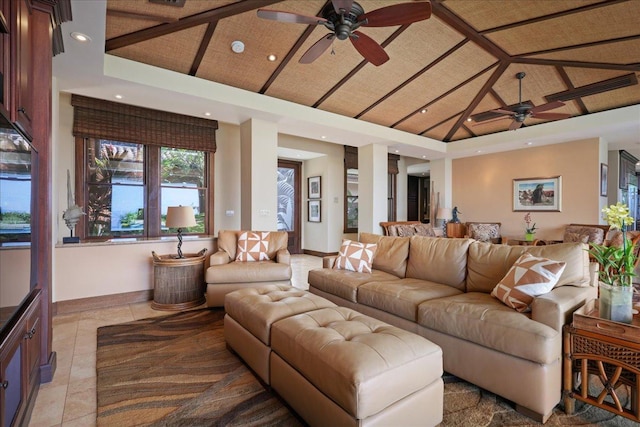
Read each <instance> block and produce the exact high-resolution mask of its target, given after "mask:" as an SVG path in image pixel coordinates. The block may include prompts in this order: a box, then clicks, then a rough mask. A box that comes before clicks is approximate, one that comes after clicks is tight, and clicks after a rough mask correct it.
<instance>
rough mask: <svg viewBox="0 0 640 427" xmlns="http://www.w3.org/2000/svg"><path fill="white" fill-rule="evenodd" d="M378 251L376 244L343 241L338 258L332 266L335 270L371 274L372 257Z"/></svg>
mask: <svg viewBox="0 0 640 427" xmlns="http://www.w3.org/2000/svg"><path fill="white" fill-rule="evenodd" d="M377 249H378V245H377V244H376V243H360V242H354V241H352V240H346V239H345V240H343V241H342V246H340V252H339V253H338V258H336V262H335V264H334V265H333V268H334V269H336V270H351V271H357V272H358V273H371V264H372V263H373V256H374V255H375V253H376V250H377Z"/></svg>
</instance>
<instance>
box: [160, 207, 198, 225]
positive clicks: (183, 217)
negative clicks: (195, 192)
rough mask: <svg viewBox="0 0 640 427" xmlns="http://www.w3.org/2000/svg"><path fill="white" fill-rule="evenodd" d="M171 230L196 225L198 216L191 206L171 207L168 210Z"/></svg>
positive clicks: (167, 222)
mask: <svg viewBox="0 0 640 427" xmlns="http://www.w3.org/2000/svg"><path fill="white" fill-rule="evenodd" d="M165 224H166V226H167V227H169V228H187V227H194V226H195V225H196V216H195V215H194V213H193V208H192V207H191V206H169V207H168V208H167V220H166V222H165Z"/></svg>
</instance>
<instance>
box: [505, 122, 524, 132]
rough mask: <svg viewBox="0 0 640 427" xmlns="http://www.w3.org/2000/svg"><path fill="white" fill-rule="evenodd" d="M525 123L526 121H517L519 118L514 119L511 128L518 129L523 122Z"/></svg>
mask: <svg viewBox="0 0 640 427" xmlns="http://www.w3.org/2000/svg"><path fill="white" fill-rule="evenodd" d="M523 123H524V122H519V121H517V120H514V121H512V122H511V124H510V125H509V130H516V129H519V128H520V127H521V126H522V124H523Z"/></svg>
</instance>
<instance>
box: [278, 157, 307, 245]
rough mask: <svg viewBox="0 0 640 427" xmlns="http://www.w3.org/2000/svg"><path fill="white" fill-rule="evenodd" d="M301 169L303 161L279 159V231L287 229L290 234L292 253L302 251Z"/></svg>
mask: <svg viewBox="0 0 640 427" xmlns="http://www.w3.org/2000/svg"><path fill="white" fill-rule="evenodd" d="M301 170H302V163H301V162H294V161H292V160H282V159H278V231H286V232H287V233H288V234H289V242H288V244H287V249H288V250H289V252H290V253H292V254H299V253H301V252H302V234H301V232H300V212H301V209H300V203H301V200H302V198H301V197H300V189H301V184H300V183H301V176H300V171H301Z"/></svg>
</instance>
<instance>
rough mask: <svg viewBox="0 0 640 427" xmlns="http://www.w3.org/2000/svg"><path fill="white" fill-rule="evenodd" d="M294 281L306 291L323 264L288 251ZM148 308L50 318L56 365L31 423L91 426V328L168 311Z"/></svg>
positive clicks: (93, 410)
mask: <svg viewBox="0 0 640 427" xmlns="http://www.w3.org/2000/svg"><path fill="white" fill-rule="evenodd" d="M291 265H292V269H293V277H292V282H293V285H294V286H296V287H299V288H302V289H307V287H308V284H307V272H308V271H309V270H310V269H313V268H320V267H322V258H319V257H314V256H311V255H292V256H291ZM170 313H171V312H167V311H157V310H153V309H152V308H151V306H150V302H145V303H136V304H127V305H124V306H118V307H109V308H105V309H102V310H95V311H86V312H80V313H73V314H63V315H59V316H55V317H54V318H53V351H55V352H56V353H57V363H58V365H57V369H56V372H55V374H54V376H53V381H52V382H50V383H47V384H42V385H41V386H40V391H39V393H38V397H37V399H36V402H35V406H34V409H33V413H32V414H31V422H30V423H29V426H31V427H52V426H65V427H66V426H69V427H71V426H82V427H87V426H95V425H96V331H97V329H98V328H99V327H100V326H106V325H113V324H118V323H124V322H130V321H133V320H138V319H144V318H148V317H154V316H162V315H165V314H170Z"/></svg>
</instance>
